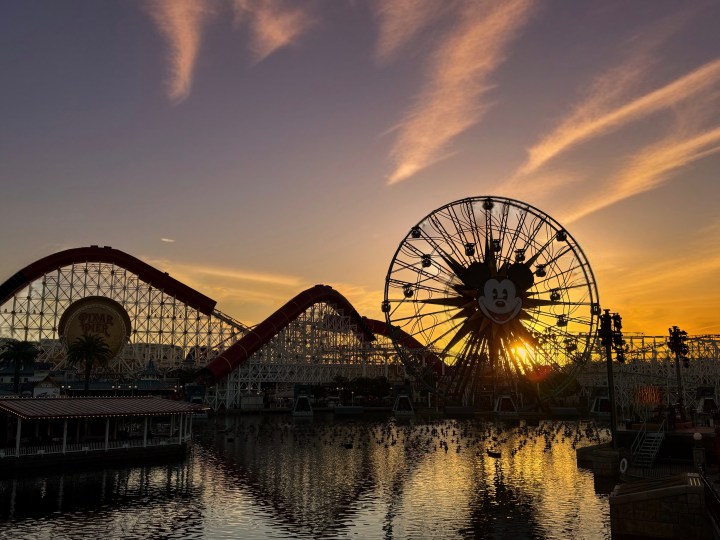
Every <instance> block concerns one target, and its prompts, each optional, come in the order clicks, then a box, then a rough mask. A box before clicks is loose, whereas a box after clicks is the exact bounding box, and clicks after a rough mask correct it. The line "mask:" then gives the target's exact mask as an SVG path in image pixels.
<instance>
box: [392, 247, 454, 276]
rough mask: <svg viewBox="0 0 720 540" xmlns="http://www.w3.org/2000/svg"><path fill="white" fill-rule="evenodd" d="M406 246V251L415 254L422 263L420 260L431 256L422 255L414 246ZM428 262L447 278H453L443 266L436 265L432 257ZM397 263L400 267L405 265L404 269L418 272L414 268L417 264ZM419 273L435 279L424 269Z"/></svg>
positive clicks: (427, 254)
mask: <svg viewBox="0 0 720 540" xmlns="http://www.w3.org/2000/svg"><path fill="white" fill-rule="evenodd" d="M406 246H407V248H408V249H410V250H411V251H412V252H413V254H415V255H417V256H418V258H419V259H420V261H422V258H423V257H426V256H429V255H431V254H429V253H423V252H422V251H420V250H419V249H418V248H417V247H416V246H414V245H412V244H406ZM430 261H431V263H432V265H433V266H434V267H435V268H437V269H438V270H439V271H440V272H442V273H443V274H445V275H447V276H448V277H449V278H452V277H455V275H454V274H452V273H450V272H448V271H447V269H446V268H445V267H444V266H441V265H439V264H437V263H436V262H435V259H433V258H432V257H431V258H430ZM398 262H399V263H401V264H402V265H405V266H404V268H406V269H411V270H419V269H418V268H417V266H416V264H417V263H408V262H405V261H398ZM421 264H422V263H421ZM421 268H422V267H421ZM420 272H422V273H423V274H425V275H427V276H430V277H436V276H433V274H430V273H429V272H428V271H427V270H425V269H422V270H420Z"/></svg>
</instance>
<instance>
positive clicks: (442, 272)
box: [382, 197, 600, 399]
mask: <svg viewBox="0 0 720 540" xmlns="http://www.w3.org/2000/svg"><path fill="white" fill-rule="evenodd" d="M382 309H383V311H384V312H385V316H386V321H387V323H388V324H389V325H391V327H395V328H399V329H400V330H402V331H403V332H397V333H396V338H395V339H394V340H393V341H394V342H395V345H396V348H397V350H398V353H399V354H400V356H401V357H402V359H403V361H404V363H405V365H406V367H407V368H408V369H409V371H410V372H411V373H412V374H413V375H414V376H415V377H417V378H419V379H420V380H422V381H423V382H424V383H425V384H426V385H428V386H430V387H432V388H437V389H438V391H439V392H440V393H443V394H445V395H446V396H447V397H448V398H451V399H452V398H454V399H461V398H462V397H463V396H465V397H467V396H470V395H473V394H476V393H478V392H483V391H487V390H489V389H498V388H502V387H503V386H517V385H518V384H523V383H525V382H531V383H533V384H532V385H529V386H528V387H529V388H533V389H534V390H533V391H537V392H538V393H539V394H540V396H539V397H541V398H544V397H548V396H552V395H554V394H555V393H556V392H558V391H559V390H560V389H561V388H562V387H563V386H564V385H565V384H566V383H567V382H568V381H569V380H571V375H572V374H573V372H574V371H575V369H576V368H577V366H578V365H579V364H581V363H582V362H583V361H584V360H585V359H586V358H587V357H588V356H589V354H590V352H591V350H592V347H593V345H594V341H595V336H596V330H597V321H598V315H599V314H600V305H599V301H598V293H597V288H596V285H595V278H594V276H593V273H592V270H591V268H590V265H589V264H588V262H587V259H586V258H585V255H584V253H583V252H582V250H581V249H580V246H578V245H577V243H576V242H575V241H574V239H573V238H572V236H570V234H569V233H568V232H567V231H566V230H565V229H564V228H563V227H562V226H561V225H560V224H559V223H558V222H557V221H555V220H554V219H552V218H551V217H550V216H548V215H547V214H545V213H543V212H541V211H540V210H538V209H536V208H534V207H532V206H530V205H528V204H525V203H522V202H520V201H516V200H512V199H506V198H502V197H473V198H467V199H462V200H459V201H455V202H452V203H450V204H447V205H445V206H443V207H442V208H439V209H437V210H435V211H434V212H432V213H430V214H429V215H428V216H426V217H425V218H424V219H422V220H421V221H420V222H419V223H418V224H417V225H415V226H414V227H412V228H411V229H410V232H409V233H408V235H407V236H406V237H405V238H404V239H403V241H402V243H401V244H400V246H399V247H398V249H397V251H396V252H395V256H394V257H393V259H392V262H391V263H390V269H389V270H388V274H387V278H386V280H385V298H384V301H383V305H382ZM401 336H402V337H401Z"/></svg>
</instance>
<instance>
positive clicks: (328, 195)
mask: <svg viewBox="0 0 720 540" xmlns="http://www.w3.org/2000/svg"><path fill="white" fill-rule="evenodd" d="M82 6H83V7H82V9H81V7H80V4H76V3H71V4H68V3H49V4H47V5H46V9H43V10H37V9H32V7H31V6H29V5H28V4H25V3H21V2H16V3H9V2H7V3H3V4H2V5H1V6H0V37H2V39H3V40H4V45H5V46H4V47H0V63H1V65H3V66H4V70H3V80H4V89H3V93H2V96H0V117H1V118H3V128H2V129H0V137H1V139H0V141H1V144H0V178H1V179H2V185H3V201H4V204H3V212H1V213H0V230H3V231H4V232H5V234H4V235H3V247H4V249H3V253H4V256H3V258H2V260H0V276H5V277H0V279H3V280H4V279H7V278H8V277H10V276H11V275H12V274H13V273H14V272H16V271H17V270H18V269H20V268H22V267H23V266H25V265H27V264H29V263H30V262H32V261H34V260H36V259H38V258H40V257H43V256H45V255H48V254H49V253H52V252H55V251H58V250H60V249H64V248H69V247H79V246H83V245H90V244H98V245H111V246H113V247H115V248H118V249H121V250H123V251H126V252H128V253H131V254H133V255H135V256H138V257H140V258H142V259H144V260H146V261H148V262H150V263H151V264H154V265H156V266H157V267H158V268H161V269H163V270H165V271H169V272H170V273H171V274H172V275H174V276H175V277H177V278H178V279H181V280H183V281H186V282H187V283H188V284H190V285H192V286H193V287H195V288H197V289H198V290H200V291H202V292H203V293H205V294H207V295H209V296H211V297H213V298H215V299H216V300H217V301H218V308H219V309H221V310H222V311H224V312H226V313H228V314H229V315H232V316H234V317H236V318H238V319H240V320H242V321H245V322H248V323H257V322H259V321H261V320H262V319H264V318H265V317H267V316H268V315H270V313H272V311H273V310H275V309H277V308H278V307H279V306H280V305H282V304H283V303H284V302H285V301H286V300H288V299H289V298H290V297H292V296H293V295H295V294H296V293H298V292H300V291H301V290H303V289H305V288H307V287H309V286H312V285H314V284H316V283H325V284H329V285H332V286H333V287H335V288H336V289H338V290H339V291H340V292H342V293H343V294H344V295H346V296H347V297H348V299H350V301H351V302H353V304H354V305H355V306H356V307H357V308H358V310H359V311H360V312H361V313H362V314H365V315H368V316H370V317H374V318H381V317H382V314H381V313H380V302H381V300H382V290H383V287H384V280H385V274H386V272H387V269H388V267H389V265H390V261H391V259H392V256H393V253H394V251H395V249H396V248H397V246H398V244H399V243H400V242H401V241H402V239H403V238H404V236H405V235H406V234H407V231H408V230H409V229H410V227H411V226H413V225H414V224H415V223H417V222H418V221H419V220H420V219H422V218H423V217H424V216H425V215H427V214H428V213H430V212H431V211H432V210H434V209H435V208H438V207H440V206H442V205H444V204H446V203H448V202H451V201H453V200H457V199H460V198H464V197H469V196H484V195H500V196H506V197H510V198H513V199H519V200H523V201H526V202H528V203H530V204H532V205H533V206H535V207H537V208H540V209H541V210H543V211H545V212H547V213H548V214H549V215H551V216H552V217H554V218H555V219H557V220H558V221H560V222H561V223H562V224H564V225H565V226H566V227H567V229H568V230H569V231H570V232H571V234H572V235H573V236H574V237H575V239H576V240H577V242H578V243H579V244H580V245H581V246H582V248H583V250H584V252H585V254H586V255H587V257H588V259H589V261H590V263H591V265H592V268H593V271H594V273H595V276H596V279H597V283H598V288H599V293H600V300H601V303H602V307H604V308H610V309H611V310H613V311H619V312H620V313H621V314H622V315H623V317H624V321H625V329H626V330H628V331H641V332H645V333H647V334H665V333H666V332H667V327H668V326H671V325H679V326H681V327H682V328H684V329H686V330H687V331H688V332H690V333H691V334H695V333H720V321H719V320H718V317H717V316H716V310H717V306H718V305H720V277H718V276H719V275H720V272H718V267H720V214H719V213H718V210H717V201H718V199H719V198H720V197H719V195H720V182H718V178H717V171H718V170H719V168H720V156H719V154H720V106H719V105H720V56H718V51H720V33H718V32H717V28H720V5H718V4H717V2H713V1H698V2H693V3H677V2H674V1H669V0H668V1H666V0H639V1H636V2H632V3H628V2H624V1H621V0H614V1H613V0H611V1H606V2H601V3H600V2H598V3H572V4H563V5H562V6H561V5H559V4H553V3H538V2H532V1H530V0H509V1H506V2H491V1H489V0H487V1H477V2H475V1H473V2H470V1H461V0H458V1H452V0H438V1H432V0H405V1H397V2H383V1H379V0H378V1H374V2H371V1H369V2H350V1H348V2H343V1H338V2H315V1H289V0H267V1H263V2H257V1H252V0H235V1H232V0H218V1H217V2H203V1H201V0H155V1H152V2H146V3H143V4H138V3H134V2H117V3H113V2H111V3H107V4H105V3H103V5H102V6H100V5H99V4H97V3H87V4H82Z"/></svg>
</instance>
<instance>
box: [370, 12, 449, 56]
mask: <svg viewBox="0 0 720 540" xmlns="http://www.w3.org/2000/svg"><path fill="white" fill-rule="evenodd" d="M455 4H456V3H455V2H453V1H452V0H446V1H443V2H428V1H427V0H396V1H393V2H387V1H386V0H378V1H377V2H376V6H377V8H376V12H375V15H376V17H377V19H378V26H379V34H378V41H377V47H376V56H377V59H378V61H379V62H381V63H383V62H386V61H387V60H389V59H390V58H392V57H393V56H394V55H395V54H396V53H397V52H398V51H399V50H400V49H402V48H403V47H405V46H406V45H408V44H409V43H410V42H411V41H412V40H413V39H414V38H415V37H417V36H418V35H420V34H421V33H422V31H423V30H424V29H425V28H427V27H428V26H430V25H431V24H432V23H434V22H435V21H436V20H437V19H438V18H439V17H440V16H441V15H443V14H445V13H447V12H448V11H450V10H451V9H452V8H453V7H454V6H455Z"/></svg>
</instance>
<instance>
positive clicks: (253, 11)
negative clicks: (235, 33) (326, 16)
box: [233, 0, 315, 62]
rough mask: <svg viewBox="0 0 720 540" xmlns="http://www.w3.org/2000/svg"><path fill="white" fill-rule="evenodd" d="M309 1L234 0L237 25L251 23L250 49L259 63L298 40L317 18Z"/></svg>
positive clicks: (249, 24) (249, 25)
mask: <svg viewBox="0 0 720 540" xmlns="http://www.w3.org/2000/svg"><path fill="white" fill-rule="evenodd" d="M309 5H310V4H308V3H291V2H286V1H284V0H234V1H233V7H234V9H235V24H236V25H238V26H239V25H243V24H247V25H248V27H249V30H250V50H251V51H252V54H253V56H254V59H255V61H256V62H261V61H262V60H263V59H265V58H266V57H268V56H269V55H271V54H272V53H273V52H275V51H276V50H278V49H281V48H282V47H286V46H288V45H291V44H293V43H295V42H297V40H298V38H299V37H300V36H301V35H303V34H304V33H305V32H306V31H307V30H308V29H310V28H311V27H312V26H313V24H314V22H315V20H314V18H313V17H312V15H311V14H310V11H309V7H308V6H309Z"/></svg>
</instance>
